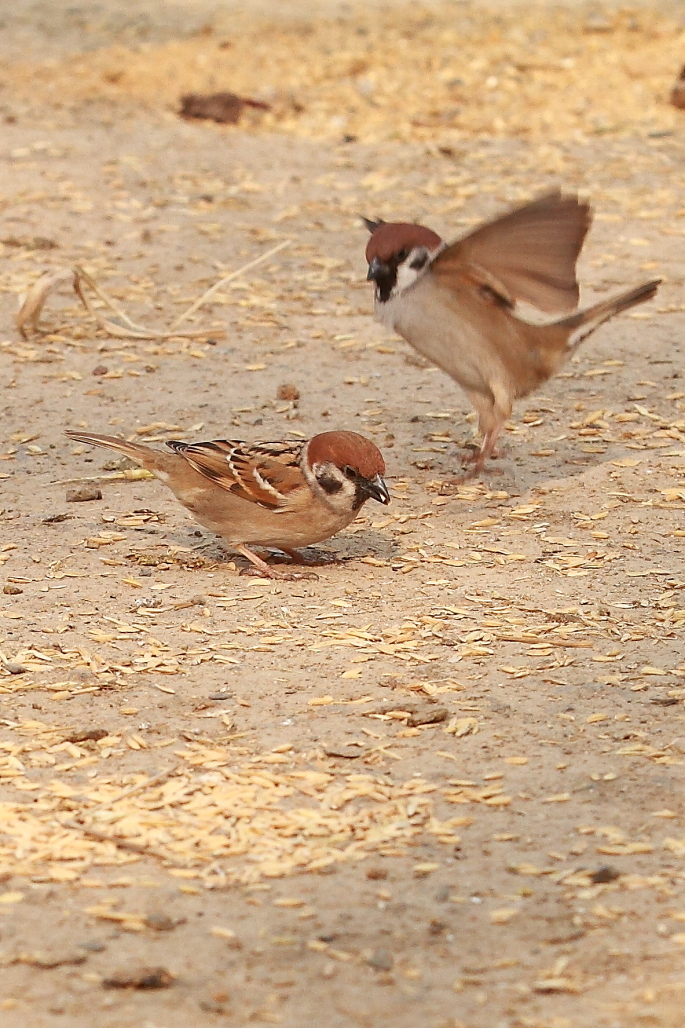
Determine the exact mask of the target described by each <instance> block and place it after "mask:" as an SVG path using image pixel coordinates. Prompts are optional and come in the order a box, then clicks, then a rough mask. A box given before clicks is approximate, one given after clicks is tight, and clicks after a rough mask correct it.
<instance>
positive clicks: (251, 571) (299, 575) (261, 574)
mask: <svg viewBox="0 0 685 1028" xmlns="http://www.w3.org/2000/svg"><path fill="white" fill-rule="evenodd" d="M238 574H239V575H241V576H242V575H246V576H248V577H249V578H271V579H273V580H274V581H278V582H299V581H300V580H301V579H306V578H309V579H318V577H319V576H318V575H316V574H314V572H313V571H280V570H279V569H278V568H275V567H272V566H270V565H267V570H266V571H264V570H263V569H262V568H259V567H247V568H241V569H240V571H239V572H238Z"/></svg>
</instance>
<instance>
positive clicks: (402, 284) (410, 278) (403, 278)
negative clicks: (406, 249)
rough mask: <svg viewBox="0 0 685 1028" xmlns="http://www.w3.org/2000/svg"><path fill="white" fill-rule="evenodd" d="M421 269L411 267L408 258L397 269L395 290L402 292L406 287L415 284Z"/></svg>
mask: <svg viewBox="0 0 685 1028" xmlns="http://www.w3.org/2000/svg"><path fill="white" fill-rule="evenodd" d="M419 274H420V271H417V270H416V268H412V267H410V264H409V261H408V260H406V261H404V262H403V263H402V264H400V266H399V267H398V269H397V282H396V284H395V290H394V291H395V292H397V293H402V292H404V290H405V289H409V287H410V286H413V285H414V283H415V282H416V280H417V278H418V277H419Z"/></svg>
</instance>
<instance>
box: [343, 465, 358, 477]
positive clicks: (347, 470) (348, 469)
mask: <svg viewBox="0 0 685 1028" xmlns="http://www.w3.org/2000/svg"><path fill="white" fill-rule="evenodd" d="M343 475H344V476H345V478H349V479H355V478H356V477H357V472H356V471H355V470H354V468H351V467H350V466H349V464H348V465H347V467H344V468H343Z"/></svg>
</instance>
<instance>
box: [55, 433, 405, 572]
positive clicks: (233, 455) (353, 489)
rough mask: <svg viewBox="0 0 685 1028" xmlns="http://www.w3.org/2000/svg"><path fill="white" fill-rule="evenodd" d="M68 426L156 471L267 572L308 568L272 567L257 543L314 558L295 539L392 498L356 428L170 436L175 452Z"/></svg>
mask: <svg viewBox="0 0 685 1028" xmlns="http://www.w3.org/2000/svg"><path fill="white" fill-rule="evenodd" d="M66 434H67V435H68V436H69V438H70V439H74V440H76V441H77V442H80V443H88V444H90V445H92V446H105V447H108V448H109V449H110V450H117V451H118V452H119V453H123V454H125V455H126V456H127V457H130V458H131V460H133V461H135V462H136V463H137V464H139V465H140V466H141V467H143V468H145V469H146V470H147V471H150V472H152V474H153V475H155V477H156V478H159V479H160V480H161V481H162V482H164V484H165V485H167V486H168V487H169V488H170V489H171V491H172V492H173V493H174V495H175V496H176V498H177V499H178V500H180V502H181V503H182V504H183V506H184V507H185V508H186V509H187V510H189V511H190V512H191V514H192V515H193V516H194V517H195V518H196V520H197V521H199V522H200V524H201V525H204V526H205V528H208V529H210V531H212V532H214V533H215V534H216V535H218V536H220V538H221V539H222V540H223V541H224V542H225V543H226V544H227V545H228V546H229V547H230V548H231V549H232V550H235V551H236V552H237V553H240V554H242V556H243V557H246V558H247V559H248V560H249V561H251V563H252V564H254V566H255V567H256V568H258V569H259V571H260V572H261V574H262V575H263V576H266V577H267V578H280V579H295V578H301V577H307V576H303V575H301V574H293V573H291V572H287V571H279V570H277V569H276V568H274V567H271V566H270V565H269V564H267V563H266V562H265V561H264V560H263V559H262V558H261V557H259V556H258V555H257V554H256V553H254V552H253V551H252V549H251V547H252V546H263V547H266V548H267V549H277V550H282V551H283V553H287V554H288V556H289V557H291V559H292V560H293V561H295V562H297V563H302V564H306V563H308V562H307V561H306V560H305V559H304V558H303V557H302V556H301V554H298V553H297V552H296V549H295V547H298V546H309V545H310V544H311V543H318V542H321V541H322V540H324V539H329V538H330V537H331V536H332V535H335V534H336V533H337V532H339V531H340V530H341V529H343V528H345V526H346V525H349V524H350V522H352V521H354V519H355V518H356V517H357V515H358V514H359V511H360V510H361V508H362V507H363V505H364V503H365V502H366V501H367V500H368V499H369V498H371V499H374V500H377V501H378V502H379V503H384V504H387V503H390V493H389V492H388V487H387V485H386V484H385V481H384V479H383V475H384V473H385V461H384V460H383V456H382V454H381V452H380V450H379V449H378V448H377V447H376V446H375V445H374V444H373V443H372V442H370V441H369V440H368V439H365V438H364V436H362V435H358V434H357V433H356V432H323V433H321V435H315V436H314V437H313V438H312V439H310V440H309V441H308V442H301V443H300V442H267V443H244V442H239V441H236V440H228V439H214V440H212V441H211V442H206V443H184V442H180V441H179V440H177V439H170V440H168V441H167V444H166V445H167V446H168V447H169V448H170V449H171V450H172V452H171V453H165V452H164V451H163V450H158V449H155V448H152V447H150V446H144V445H142V444H141V443H135V442H129V441H128V440H126V439H123V438H121V437H119V436H110V435H97V434H96V433H94V432H80V431H79V432H73V431H72V432H67V433H66ZM308 577H312V575H311V573H310V575H309V576H308Z"/></svg>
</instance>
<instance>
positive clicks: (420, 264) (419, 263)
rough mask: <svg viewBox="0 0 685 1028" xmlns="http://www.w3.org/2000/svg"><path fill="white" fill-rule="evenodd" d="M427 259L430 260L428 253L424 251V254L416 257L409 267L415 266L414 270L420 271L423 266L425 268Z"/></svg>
mask: <svg viewBox="0 0 685 1028" xmlns="http://www.w3.org/2000/svg"><path fill="white" fill-rule="evenodd" d="M427 260H428V254H427V253H424V254H423V256H421V257H415V258H414V260H413V261H412V262H411V264H410V265H409V267H410V268H413V269H414V271H420V270H421V268H423V266H424V265H425V263H426V261H427Z"/></svg>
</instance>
